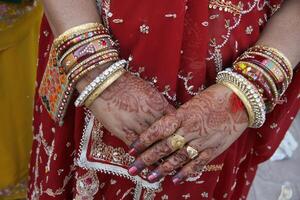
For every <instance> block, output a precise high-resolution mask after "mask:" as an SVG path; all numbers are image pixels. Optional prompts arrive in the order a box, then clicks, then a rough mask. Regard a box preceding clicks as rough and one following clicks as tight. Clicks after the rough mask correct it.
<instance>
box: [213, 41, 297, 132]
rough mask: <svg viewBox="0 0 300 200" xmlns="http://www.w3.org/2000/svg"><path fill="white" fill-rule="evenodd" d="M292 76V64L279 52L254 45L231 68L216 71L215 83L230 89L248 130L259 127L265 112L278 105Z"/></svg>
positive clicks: (263, 119)
mask: <svg viewBox="0 0 300 200" xmlns="http://www.w3.org/2000/svg"><path fill="white" fill-rule="evenodd" d="M292 77H293V68H292V65H291V63H290V62H289V60H288V59H287V58H286V57H285V56H284V55H283V54H282V53H281V52H279V51H278V50H277V49H274V48H271V47H268V46H264V45H256V46H254V47H251V48H250V49H248V50H247V51H246V52H245V53H243V54H242V55H241V56H240V57H239V58H238V59H237V60H236V61H235V62H234V64H233V68H232V69H227V70H225V71H221V72H219V73H218V75H217V83H219V84H222V85H224V86H226V87H228V88H230V89H231V90H232V91H233V92H234V93H235V94H236V95H237V96H238V97H239V98H240V100H241V101H242V102H243V104H244V106H245V108H246V110H247V113H248V118H249V127H251V128H259V127H261V126H262V125H263V124H264V122H265V118H266V117H265V115H266V113H268V112H271V111H272V110H273V109H274V107H275V105H276V104H278V103H279V102H280V98H281V96H282V95H283V94H284V92H285V91H286V89H287V87H288V85H289V84H290V83H291V80H292Z"/></svg>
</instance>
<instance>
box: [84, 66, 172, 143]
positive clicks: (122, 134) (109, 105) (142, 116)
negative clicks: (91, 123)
mask: <svg viewBox="0 0 300 200" xmlns="http://www.w3.org/2000/svg"><path fill="white" fill-rule="evenodd" d="M90 81H91V80H90ZM81 88H82V87H81ZM89 109H90V110H91V112H92V113H93V114H94V115H95V117H96V118H97V119H98V120H99V121H100V122H101V123H102V124H103V126H104V127H105V128H106V129H107V130H108V131H110V132H111V133H112V134H113V135H115V136H116V137H118V138H119V139H121V140H122V141H124V142H125V143H126V144H127V145H129V144H132V143H133V142H134V141H135V140H136V139H137V138H138V136H139V134H140V133H142V132H144V131H145V130H146V129H147V128H148V127H149V126H150V125H151V124H152V123H154V122H155V121H156V120H158V119H160V118H161V117H162V116H164V115H165V114H168V113H171V112H174V111H175V108H174V107H173V106H172V105H171V104H169V103H168V101H167V100H166V99H165V98H164V96H163V95H162V94H161V93H159V92H158V91H157V90H156V89H155V88H153V87H152V86H151V85H150V84H149V83H148V82H146V81H144V80H142V79H141V78H138V77H136V76H134V75H132V74H130V73H129V72H126V73H125V74H124V75H122V76H121V77H120V78H119V79H118V80H116V81H115V82H114V83H113V84H112V85H111V86H109V87H108V88H107V89H106V90H105V91H104V92H103V93H102V94H101V95H100V96H99V97H98V98H97V99H96V100H95V101H94V103H93V104H92V105H91V106H90V107H89Z"/></svg>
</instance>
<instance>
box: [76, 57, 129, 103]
mask: <svg viewBox="0 0 300 200" xmlns="http://www.w3.org/2000/svg"><path fill="white" fill-rule="evenodd" d="M126 63H127V62H126V60H119V61H117V62H115V63H114V64H112V65H110V66H109V67H108V68H107V69H106V70H104V72H102V73H101V74H100V75H99V76H97V77H96V78H95V79H94V80H93V81H92V82H91V83H90V84H89V85H88V86H86V87H85V88H84V89H83V91H82V92H81V93H80V95H79V97H78V98H77V99H76V101H75V103H74V104H75V106H76V107H80V106H82V105H84V102H85V101H86V100H87V98H88V97H89V96H90V95H91V94H92V93H93V91H94V90H95V89H96V88H97V87H99V86H100V85H101V84H103V82H104V81H105V80H106V79H108V78H109V77H110V76H111V75H112V74H114V73H115V72H116V71H118V70H119V69H121V68H123V67H124V66H125V64H126Z"/></svg>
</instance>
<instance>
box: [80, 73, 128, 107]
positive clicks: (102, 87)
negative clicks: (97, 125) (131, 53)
mask: <svg viewBox="0 0 300 200" xmlns="http://www.w3.org/2000/svg"><path fill="white" fill-rule="evenodd" d="M125 72H126V70H125V69H123V68H121V69H119V70H117V71H116V72H115V73H113V74H112V75H111V76H110V77H109V78H108V79H106V80H105V81H104V82H103V83H102V84H101V85H99V86H98V87H97V88H96V89H95V90H94V91H93V92H92V94H91V95H90V96H89V97H88V98H87V99H86V101H85V103H84V105H85V107H89V106H90V105H91V104H92V103H93V102H94V101H95V100H96V99H97V98H98V97H99V96H100V95H101V94H102V93H103V92H104V90H106V89H107V88H108V87H109V86H110V85H111V84H113V83H114V82H115V81H116V80H117V79H118V78H120V77H121V76H122V75H123V74H124V73H125Z"/></svg>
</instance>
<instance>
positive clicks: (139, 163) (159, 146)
mask: <svg viewBox="0 0 300 200" xmlns="http://www.w3.org/2000/svg"><path fill="white" fill-rule="evenodd" d="M182 138H184V137H183V136H182ZM172 140H173V136H171V137H169V138H167V139H165V140H162V141H160V142H158V143H156V144H154V145H153V146H152V147H150V148H149V149H147V150H146V151H145V152H143V153H142V154H141V155H140V156H139V157H138V158H137V159H136V160H135V162H134V163H133V164H132V165H131V166H130V167H129V170H128V172H129V173H130V174H131V175H133V176H134V175H137V174H139V173H140V172H141V171H142V170H143V169H145V168H146V167H147V166H150V165H153V164H155V163H157V162H158V161H159V160H161V159H163V158H164V157H167V156H169V155H170V154H171V153H173V152H175V151H176V150H177V149H178V147H176V146H174V144H173V142H172ZM184 140H186V139H184ZM183 145H184V143H183Z"/></svg>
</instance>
